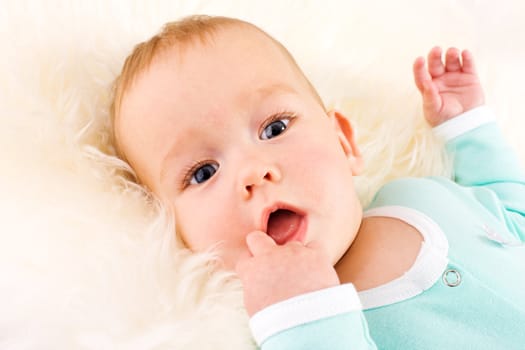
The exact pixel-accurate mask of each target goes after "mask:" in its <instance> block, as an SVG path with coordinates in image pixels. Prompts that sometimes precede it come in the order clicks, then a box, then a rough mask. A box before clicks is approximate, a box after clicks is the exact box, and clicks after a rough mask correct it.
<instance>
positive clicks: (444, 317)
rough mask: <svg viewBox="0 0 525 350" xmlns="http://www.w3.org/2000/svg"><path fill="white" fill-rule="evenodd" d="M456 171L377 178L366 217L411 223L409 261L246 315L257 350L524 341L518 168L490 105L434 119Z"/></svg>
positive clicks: (524, 178)
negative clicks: (416, 246)
mask: <svg viewBox="0 0 525 350" xmlns="http://www.w3.org/2000/svg"><path fill="white" fill-rule="evenodd" d="M436 132H437V133H439V134H442V135H443V136H444V137H445V138H447V139H448V141H447V145H446V146H447V148H448V149H450V151H451V152H452V154H453V156H454V180H453V181H452V180H450V179H446V178H442V177H427V178H404V179H399V180H395V181H392V182H390V183H387V184H386V185H385V186H383V187H382V188H381V189H380V190H379V191H378V193H377V194H376V195H375V197H374V199H373V201H372V202H371V204H370V206H369V207H368V208H367V209H366V210H365V212H364V215H365V217H366V216H389V217H394V218H398V219H400V220H403V221H405V222H407V223H408V224H410V225H412V226H414V227H415V228H416V229H418V231H419V232H420V233H421V235H422V237H423V240H424V242H423V244H422V247H421V250H420V252H419V254H418V257H417V259H416V261H415V263H414V265H413V266H412V267H411V268H410V269H409V270H408V271H407V272H406V273H405V274H404V275H403V276H401V277H400V278H398V279H395V280H393V281H391V282H389V283H387V284H385V285H382V286H379V287H376V288H372V289H369V290H365V291H361V292H359V293H358V292H356V291H355V289H354V287H353V285H352V284H344V285H341V286H337V287H333V288H329V289H324V290H320V291H316V292H313V293H308V294H304V295H300V296H297V297H294V298H291V299H288V300H285V301H282V302H280V303H277V304H274V305H271V306H269V307H268V308H265V309H263V310H261V311H260V312H258V313H257V314H255V315H253V317H252V319H251V320H250V326H251V328H252V332H253V334H254V337H255V339H256V340H257V342H258V344H259V345H260V346H261V348H262V349H263V350H275V349H287V350H293V349H317V350H321V349H330V350H338V349H405V350H408V349H419V350H421V349H478V350H482V349H490V350H494V349H507V350H510V349H525V245H523V242H525V174H524V172H523V170H522V169H521V168H520V163H519V160H518V159H517V157H516V155H515V154H514V152H513V151H512V150H511V149H510V147H509V146H508V145H507V143H506V142H505V140H504V139H503V137H502V134H501V132H500V130H499V129H498V127H497V125H496V123H495V121H494V118H493V117H492V114H491V113H490V111H489V110H488V109H487V108H486V107H478V108H476V109H473V110H471V111H468V112H466V113H464V114H463V115H461V116H458V117H456V118H454V119H452V120H449V121H447V122H446V123H444V124H442V125H440V126H438V127H437V128H436Z"/></svg>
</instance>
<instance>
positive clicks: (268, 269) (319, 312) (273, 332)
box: [236, 231, 376, 350]
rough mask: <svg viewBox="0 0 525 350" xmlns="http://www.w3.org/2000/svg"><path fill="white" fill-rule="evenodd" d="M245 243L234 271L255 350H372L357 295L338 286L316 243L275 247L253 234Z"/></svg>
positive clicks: (264, 237) (260, 234) (266, 238)
mask: <svg viewBox="0 0 525 350" xmlns="http://www.w3.org/2000/svg"><path fill="white" fill-rule="evenodd" d="M246 243H247V245H248V248H249V251H250V254H248V256H246V257H245V258H243V259H241V261H240V262H239V263H238V264H237V266H236V270H237V273H238V275H239V277H240V279H241V281H242V284H243V289H244V302H245V305H246V310H247V311H248V314H249V316H250V317H251V319H250V328H251V329H252V332H253V335H254V338H255V340H256V341H257V344H258V345H259V346H260V347H261V349H263V350H278V349H279V350H281V349H286V350H293V349H317V350H324V349H326V350H339V349H341V350H342V349H349V348H351V349H356V350H365V349H366V350H371V349H376V346H375V344H374V343H373V341H372V340H371V338H370V334H369V332H368V325H367V323H366V319H365V317H364V315H363V312H362V311H361V305H360V302H359V298H358V296H357V291H356V290H355V288H354V287H353V285H352V284H343V285H340V284H339V279H338V277H337V274H336V272H335V269H334V268H333V266H332V263H331V262H330V260H329V259H328V257H327V256H326V254H324V250H323V247H322V246H321V245H320V244H319V243H318V242H310V243H308V244H306V245H304V244H302V243H300V242H288V243H287V244H285V245H277V244H276V243H275V242H274V241H273V240H272V238H271V237H270V236H268V235H267V234H265V233H264V232H259V231H255V232H251V233H250V234H248V235H247V237H246Z"/></svg>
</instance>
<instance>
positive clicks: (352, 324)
mask: <svg viewBox="0 0 525 350" xmlns="http://www.w3.org/2000/svg"><path fill="white" fill-rule="evenodd" d="M250 328H251V330H252V333H253V336H254V338H255V340H256V342H257V345H259V346H260V348H261V349H262V350H284V349H286V350H294V349H316V350H324V349H326V350H328V349H330V350H339V349H341V350H342V349H345V350H348V349H352V350H353V349H355V350H362V349H377V348H376V346H375V344H374V342H373V341H372V339H371V338H370V334H369V332H368V325H367V322H366V319H365V317H364V315H363V312H362V311H361V303H360V301H359V298H358V295H357V292H356V290H355V288H354V286H353V285H352V284H343V285H340V286H336V287H332V288H327V289H323V290H319V291H315V292H312V293H307V294H303V295H299V296H296V297H293V298H290V299H287V300H284V301H282V302H279V303H277V304H274V305H270V306H269V307H267V308H265V309H263V310H261V311H259V312H258V313H256V314H255V315H253V316H252V318H251V319H250Z"/></svg>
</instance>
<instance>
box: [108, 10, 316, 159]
mask: <svg viewBox="0 0 525 350" xmlns="http://www.w3.org/2000/svg"><path fill="white" fill-rule="evenodd" d="M233 26H244V27H248V28H252V29H256V30H257V31H259V32H261V33H263V34H264V35H265V36H266V37H268V38H269V39H270V40H272V42H273V43H274V44H276V45H277V47H278V48H279V49H280V50H281V51H282V52H283V53H284V55H285V57H286V58H287V59H288V60H289V62H290V63H291V64H292V67H293V68H294V69H296V70H297V72H298V73H299V74H300V76H302V77H303V78H304V79H305V81H306V83H307V84H308V87H309V88H310V90H311V92H312V94H313V96H314V98H316V100H317V101H318V102H319V103H320V105H321V106H322V107H323V108H324V105H323V102H322V100H321V98H320V96H319V94H318V93H317V91H316V90H315V88H314V87H313V86H312V84H311V83H310V81H309V80H308V79H307V78H306V76H305V75H304V73H303V71H302V70H301V68H299V65H298V64H297V62H296V61H295V59H294V58H293V56H292V55H291V54H290V52H289V51H288V50H287V49H286V48H285V47H284V46H283V45H282V44H281V43H280V42H279V41H277V40H275V39H274V38H273V37H271V36H270V35H268V34H267V33H266V32H264V31H263V30H261V29H260V28H258V27H257V26H255V25H253V24H251V23H248V22H245V21H242V20H240V19H235V18H228V17H219V16H215V17H212V16H205V15H194V16H189V17H185V18H183V19H181V20H178V21H175V22H169V23H166V24H165V25H164V26H163V28H162V30H161V31H160V33H158V34H156V35H154V36H153V37H152V38H151V39H149V40H147V41H144V42H142V43H139V44H137V45H136V46H135V48H134V49H133V51H132V52H131V54H130V55H129V56H128V57H127V58H126V61H125V62H124V66H123V67H122V71H121V73H120V75H119V76H118V77H117V78H116V79H115V81H114V83H113V96H112V101H111V106H110V113H109V114H110V118H111V128H112V137H113V144H114V147H115V150H116V152H117V156H119V157H120V158H121V159H123V160H126V158H125V154H124V152H123V150H122V149H121V148H120V147H119V144H118V140H117V138H116V135H115V121H116V119H117V117H118V116H119V114H120V108H121V104H122V100H123V98H124V95H125V94H126V92H127V91H128V89H129V88H130V87H131V86H132V85H133V82H134V81H135V79H136V78H137V76H138V75H139V74H140V73H142V72H143V71H144V70H146V69H147V68H148V67H149V66H150V65H151V63H152V61H153V59H154V58H155V57H157V56H158V55H159V54H161V53H164V52H166V51H167V50H168V49H170V48H173V47H174V46H177V47H178V48H181V49H184V48H185V47H186V46H188V44H191V43H193V42H194V41H195V40H200V42H201V43H206V42H207V41H208V39H209V38H210V37H211V36H213V34H215V33H216V32H217V31H218V30H220V29H223V28H228V27H233Z"/></svg>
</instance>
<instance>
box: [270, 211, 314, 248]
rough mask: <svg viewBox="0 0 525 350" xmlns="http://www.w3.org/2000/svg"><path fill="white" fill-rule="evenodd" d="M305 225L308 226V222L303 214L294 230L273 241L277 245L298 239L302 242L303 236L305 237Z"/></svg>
mask: <svg viewBox="0 0 525 350" xmlns="http://www.w3.org/2000/svg"><path fill="white" fill-rule="evenodd" d="M307 227H308V223H307V220H306V216H303V217H302V218H301V222H300V223H299V227H297V229H296V230H295V231H294V232H292V233H291V234H290V235H288V236H286V237H284V239H281V240H279V241H275V242H276V243H277V244H279V245H283V244H286V243H288V242H292V241H299V242H301V243H304V241H305V238H306V228H307Z"/></svg>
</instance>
